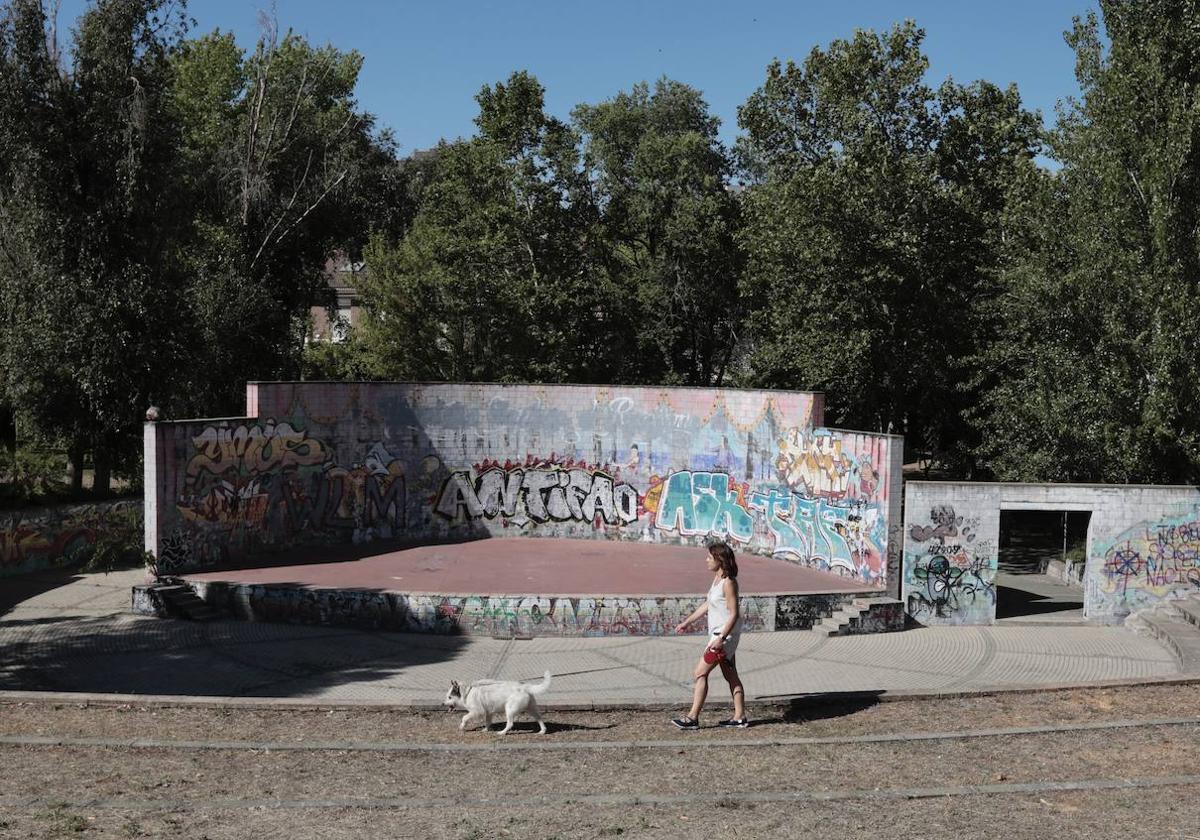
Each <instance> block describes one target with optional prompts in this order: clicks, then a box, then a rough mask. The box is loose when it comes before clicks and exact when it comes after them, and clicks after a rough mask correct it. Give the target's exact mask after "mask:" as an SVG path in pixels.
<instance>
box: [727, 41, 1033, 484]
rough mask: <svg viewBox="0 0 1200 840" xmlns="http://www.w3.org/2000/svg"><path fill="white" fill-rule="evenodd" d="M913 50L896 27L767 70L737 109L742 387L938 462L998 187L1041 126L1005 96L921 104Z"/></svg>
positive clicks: (971, 91)
mask: <svg viewBox="0 0 1200 840" xmlns="http://www.w3.org/2000/svg"><path fill="white" fill-rule="evenodd" d="M923 37H924V33H923V31H922V30H920V29H919V28H917V27H916V26H915V25H914V24H913V23H912V22H907V23H905V24H901V25H897V26H895V27H893V28H892V29H891V30H890V31H888V32H886V33H883V34H876V33H874V32H870V31H857V32H856V33H855V35H854V37H853V38H852V39H850V40H849V41H844V40H836V41H834V42H832V43H831V44H830V45H829V47H828V48H826V49H819V48H815V49H814V50H813V51H812V52H811V53H810V54H809V56H808V58H807V59H806V60H805V61H804V63H803V65H802V66H798V65H796V64H794V63H792V62H790V61H789V62H787V64H781V63H780V62H778V61H776V62H773V63H772V64H771V65H770V66H769V67H768V68H767V78H766V81H765V82H764V84H763V86H762V87H761V88H759V89H758V90H757V91H755V92H754V93H753V94H752V95H751V96H750V98H749V99H748V100H747V102H746V103H745V104H744V105H743V106H742V107H741V108H740V109H739V114H738V118H739V123H740V125H741V126H742V128H743V129H744V130H745V132H746V134H745V137H744V138H743V139H742V141H741V143H740V146H739V157H740V160H741V165H742V171H743V172H744V174H745V176H746V177H747V179H748V180H749V182H750V186H749V188H748V190H747V192H746V197H745V217H746V218H745V224H744V227H743V232H742V234H741V243H742V247H743V248H744V249H745V250H746V252H747V253H748V254H749V255H750V258H749V265H748V267H747V270H746V272H745V275H744V277H745V279H744V284H743V289H744V294H745V296H746V298H747V299H748V301H749V307H750V309H751V311H752V313H753V314H752V316H751V318H750V324H749V329H748V336H747V345H748V364H749V371H750V372H749V381H750V382H752V383H754V384H758V385H767V386H775V387H802V388H812V389H819V390H825V391H826V392H827V394H828V396H827V411H828V415H829V416H830V417H831V419H832V420H833V421H834V422H836V423H840V424H844V425H850V426H854V427H863V428H873V429H878V430H880V431H887V432H894V433H904V434H908V435H910V436H911V437H912V438H913V439H914V442H916V443H917V445H918V446H920V447H922V448H924V449H926V450H927V451H933V452H936V453H938V454H939V455H940V457H941V458H942V459H944V460H951V459H955V458H960V457H961V456H962V454H963V452H964V448H965V447H964V438H965V436H966V434H967V430H965V429H964V427H963V422H962V419H961V413H962V410H963V409H964V408H965V406H966V404H967V403H969V401H970V399H971V395H970V394H969V393H967V392H965V391H964V389H963V385H964V383H965V382H966V381H967V379H968V369H967V367H966V362H967V360H968V359H969V358H971V356H972V354H973V351H974V347H975V342H976V341H978V340H979V339H980V336H979V335H978V334H977V331H978V330H979V329H980V327H981V324H980V322H979V319H978V318H977V317H976V310H975V300H976V297H977V295H978V294H980V293H981V292H984V291H986V289H987V285H988V283H989V277H990V271H991V270H992V269H993V268H994V265H995V260H996V258H997V257H996V251H995V247H996V242H997V240H996V239H995V235H994V223H995V220H996V219H998V218H999V216H1000V214H1002V213H1003V212H1004V208H1005V206H1006V200H1007V199H1006V195H1007V193H1006V192H1005V191H1004V190H1003V188H1002V186H1003V184H1004V183H1005V182H1006V180H1007V179H1010V178H1012V177H1014V175H1015V174H1016V173H1020V172H1022V171H1024V170H1027V169H1029V168H1030V167H1033V166H1034V164H1033V157H1034V155H1035V153H1036V151H1037V149H1038V144H1039V123H1040V121H1039V118H1038V117H1037V115H1036V114H1031V113H1029V112H1027V111H1025V110H1024V109H1023V108H1022V107H1021V105H1020V98H1019V95H1018V94H1017V92H1016V90H1015V88H1009V89H1008V90H1000V89H999V88H996V87H995V86H994V85H991V84H988V83H986V82H977V83H975V84H973V85H970V86H965V87H964V86H960V85H957V84H955V83H953V82H951V81H947V82H946V83H944V84H943V85H942V86H941V87H940V88H939V89H938V90H937V91H936V92H935V91H934V90H933V89H931V88H930V87H929V86H928V85H927V84H926V83H925V81H924V79H925V75H926V71H927V68H928V61H927V59H926V58H925V56H924V55H923V54H922V52H921V42H922V39H923ZM983 326H986V325H983ZM961 466H962V467H963V468H964V469H969V464H961Z"/></svg>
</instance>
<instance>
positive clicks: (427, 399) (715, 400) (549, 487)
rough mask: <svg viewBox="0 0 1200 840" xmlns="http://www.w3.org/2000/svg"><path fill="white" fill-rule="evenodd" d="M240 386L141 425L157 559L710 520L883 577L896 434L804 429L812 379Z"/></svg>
mask: <svg viewBox="0 0 1200 840" xmlns="http://www.w3.org/2000/svg"><path fill="white" fill-rule="evenodd" d="M246 402H247V415H248V416H247V417H243V418H226V419H216V420H190V421H179V422H159V423H148V424H147V425H146V434H145V454H146V458H145V463H146V482H145V484H146V487H147V488H148V492H147V499H146V507H147V512H146V547H147V549H148V550H151V551H154V552H155V554H156V556H157V557H158V559H159V565H160V568H161V569H163V570H164V571H168V572H179V571H193V570H199V569H210V568H217V567H221V566H231V565H236V564H244V563H246V562H247V561H253V562H270V559H271V557H272V556H274V555H277V554H279V553H280V552H285V551H289V552H294V551H295V550H297V549H300V548H304V547H312V546H323V545H345V544H351V543H369V542H379V543H389V542H390V543H397V544H402V543H410V544H411V543H427V542H440V541H448V540H460V539H470V538H473V537H483V536H487V537H508V536H522V537H539V536H548V537H574V538H580V539H610V540H642V541H647V542H666V543H685V544H690V543H696V544H699V543H701V542H703V541H704V540H707V539H712V538H720V539H727V540H729V541H731V542H732V543H733V544H734V545H735V547H737V548H738V549H739V550H741V551H751V552H754V553H758V554H767V555H774V556H777V557H780V558H783V559H787V560H791V561H793V562H797V563H802V564H804V565H808V566H813V567H817V568H822V569H828V570H831V571H834V572H837V573H839V574H842V575H844V576H846V577H847V578H851V579H853V580H856V581H859V582H866V583H870V584H874V585H877V586H880V587H884V586H885V585H887V584H888V583H889V582H890V583H892V586H893V589H894V591H896V592H898V588H899V584H898V578H897V576H896V574H895V569H896V568H897V563H898V559H899V546H898V541H897V540H896V539H894V538H890V535H891V534H893V533H894V532H896V531H897V529H898V528H899V521H900V517H899V507H900V493H899V482H900V473H901V463H902V461H901V459H902V455H903V453H902V449H903V441H902V439H901V438H899V437H895V436H889V435H874V434H867V433H861V432H851V431H842V430H836V429H826V428H823V427H822V425H821V424H822V421H823V402H822V395H820V394H812V393H802V392H781V391H754V390H733V389H700V388H634V387H615V386H614V387H605V386H567V385H555V386H548V385H547V386H542V385H485V384H416V383H250V384H249V385H248V386H247V399H246ZM889 569H891V570H892V571H891V572H890V573H889Z"/></svg>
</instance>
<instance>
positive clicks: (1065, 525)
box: [996, 510, 1091, 623]
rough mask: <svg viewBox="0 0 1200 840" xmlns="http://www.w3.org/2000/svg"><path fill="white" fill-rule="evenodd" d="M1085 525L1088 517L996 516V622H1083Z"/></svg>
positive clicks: (1049, 513)
mask: <svg viewBox="0 0 1200 840" xmlns="http://www.w3.org/2000/svg"><path fill="white" fill-rule="evenodd" d="M1090 520H1091V512H1090V511H1075V510H1070V511H1068V510H1001V511H1000V546H999V553H998V560H999V568H998V570H997V573H996V620H997V621H1002V620H1005V619H1009V620H1038V621H1039V622H1044V621H1053V622H1055V623H1060V622H1061V623H1074V622H1082V621H1083V589H1082V587H1081V586H1080V582H1081V580H1082V570H1083V566H1084V563H1085V561H1086V551H1087V531H1088V524H1089V522H1090Z"/></svg>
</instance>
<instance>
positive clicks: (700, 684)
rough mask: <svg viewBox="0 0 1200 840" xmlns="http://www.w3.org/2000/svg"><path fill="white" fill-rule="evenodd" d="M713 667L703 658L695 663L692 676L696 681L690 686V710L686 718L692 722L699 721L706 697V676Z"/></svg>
mask: <svg viewBox="0 0 1200 840" xmlns="http://www.w3.org/2000/svg"><path fill="white" fill-rule="evenodd" d="M715 667H716V665H715V664H713V665H709V664H708V663H707V662H705V661H704V657H703V656H702V657H700V661H699V662H697V663H696V670H695V671H694V672H693V674H692V676H693V677H694V678H695V680H696V681H695V683H693V684H692V708H691V709H689V710H688V717H690V718H691V719H692V720H700V710H701V709H703V708H704V699H705V698H706V697H707V696H708V675H709V674H710V673H711V672H712V669H713V668H715Z"/></svg>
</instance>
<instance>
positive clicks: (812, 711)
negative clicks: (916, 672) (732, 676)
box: [750, 690, 883, 727]
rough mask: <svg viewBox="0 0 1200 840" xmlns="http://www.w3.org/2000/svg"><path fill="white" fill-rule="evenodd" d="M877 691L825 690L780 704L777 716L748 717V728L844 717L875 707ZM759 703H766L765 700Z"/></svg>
mask: <svg viewBox="0 0 1200 840" xmlns="http://www.w3.org/2000/svg"><path fill="white" fill-rule="evenodd" d="M882 694H883V691H882V690H879V691H826V692H820V693H814V694H801V695H798V696H796V697H791V698H788V699H787V700H785V701H781V702H780V703H779V706H780V707H781V713H780V714H779V716H778V717H771V716H769V715H763V716H759V717H752V718H751V720H750V726H751V727H758V726H771V725H772V724H781V723H807V722H809V721H815V720H827V719H829V718H840V717H847V716H849V715H853V714H857V713H858V712H861V711H865V710H866V709H869V708H871V707H872V706H876V705H878V704H879V697H880V695H882ZM758 699H759V700H766V701H768V702H769V701H770V700H771V698H769V697H760V698H758Z"/></svg>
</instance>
